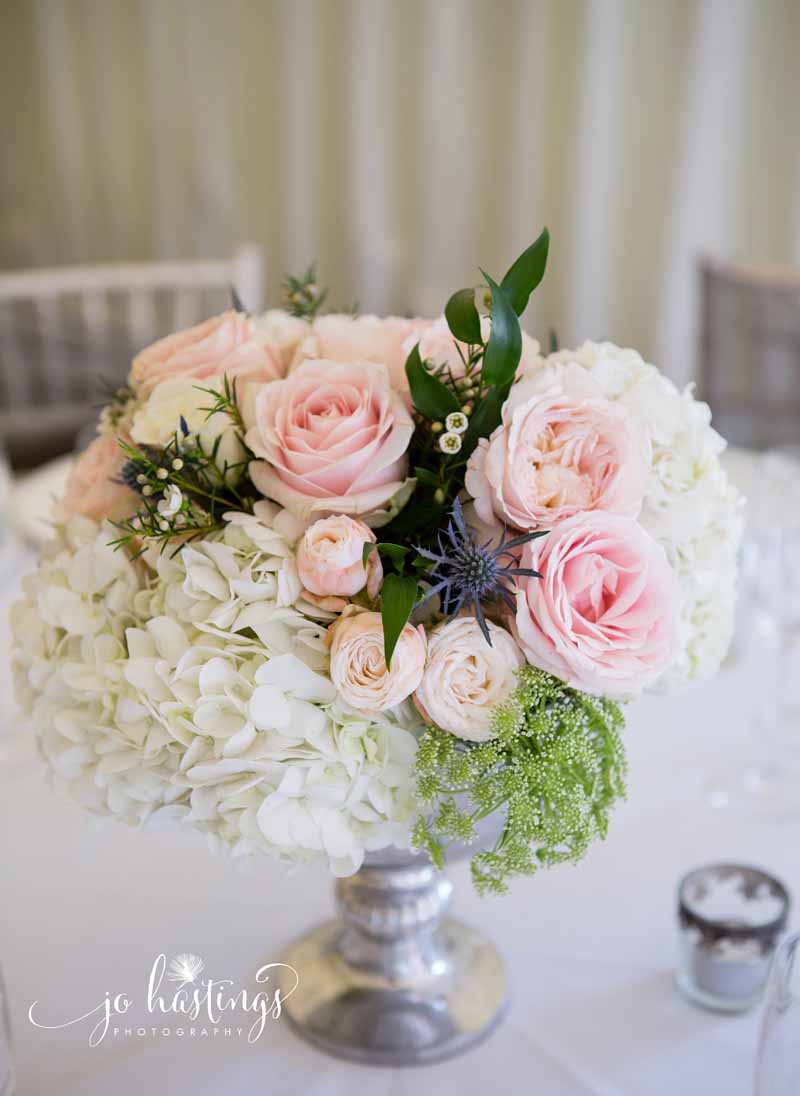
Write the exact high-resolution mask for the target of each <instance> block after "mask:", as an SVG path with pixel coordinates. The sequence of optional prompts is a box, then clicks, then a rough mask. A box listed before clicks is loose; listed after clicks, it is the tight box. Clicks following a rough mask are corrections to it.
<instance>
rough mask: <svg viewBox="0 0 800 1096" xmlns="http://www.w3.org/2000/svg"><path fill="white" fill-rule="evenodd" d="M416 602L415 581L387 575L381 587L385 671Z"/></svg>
mask: <svg viewBox="0 0 800 1096" xmlns="http://www.w3.org/2000/svg"><path fill="white" fill-rule="evenodd" d="M416 600H417V580H416V579H415V578H408V577H407V578H401V577H400V576H399V575H387V576H386V578H385V579H384V580H383V586H381V616H382V618H383V655H384V658H385V659H386V666H387V669H388V668H389V667H391V664H392V655H393V654H394V649H395V647H396V646H397V641H398V639H399V638H400V633H401V632H402V630H403V628H405V626H406V624H407V622H408V618H409V617H410V616H411V612H412V610H413V608H414V605H415V603H416Z"/></svg>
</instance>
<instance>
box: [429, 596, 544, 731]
mask: <svg viewBox="0 0 800 1096" xmlns="http://www.w3.org/2000/svg"><path fill="white" fill-rule="evenodd" d="M487 626H488V628H489V634H490V636H491V637H492V644H491V646H489V644H488V643H487V642H486V638H485V636H484V635H483V633H482V632H481V630H480V627H479V626H478V622H477V620H476V619H475V617H470V616H463V617H456V618H455V620H448V621H447V622H446V623H444V624H439V625H438V626H437V627H436V628H434V629H433V631H432V632H431V634H430V635H429V636H428V660H427V663H426V665H425V672H424V674H423V675H422V681H421V683H420V685H419V687H418V689H417V691H416V693H415V694H414V702H415V703H416V705H417V707H418V708H419V710H420V712H421V713H422V715H423V717H424V718H425V719H426V720H427V721H428V722H429V723H433V724H435V725H436V726H437V727H440V728H441V729H442V730H443V731H449V732H450V733H451V734H454V735H457V736H458V737H459V738H465V739H467V740H469V741H471V742H485V741H486V740H487V739H488V738H490V737H491V724H492V712H493V711H494V709H495V708H496V707H497V705H498V704H502V703H503V701H504V700H507V699H508V696H509V695H510V693H511V692H512V690H513V689H514V686H515V685H516V674H515V671H516V670H518V669H519V668H520V667H521V666H524V664H525V659H524V658H523V656H522V652H521V651H520V649H519V647H518V646H517V645H516V643H515V642H514V640H513V639H512V638H511V636H510V635H509V634H508V632H507V631H506V630H505V628H500V627H498V626H497V625H496V624H492V623H491V622H488V621H487Z"/></svg>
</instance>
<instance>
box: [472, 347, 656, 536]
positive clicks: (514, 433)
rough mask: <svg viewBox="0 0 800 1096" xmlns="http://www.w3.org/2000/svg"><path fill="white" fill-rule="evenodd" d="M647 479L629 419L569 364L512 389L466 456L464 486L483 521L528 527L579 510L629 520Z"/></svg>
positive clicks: (638, 436)
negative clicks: (496, 420) (498, 416)
mask: <svg viewBox="0 0 800 1096" xmlns="http://www.w3.org/2000/svg"><path fill="white" fill-rule="evenodd" d="M649 477H650V464H649V453H648V448H647V442H646V440H645V438H644V436H643V434H642V432H641V430H640V429H639V427H638V426H637V424H636V422H635V420H634V419H633V418H632V417H631V416H630V415H628V414H627V413H626V411H625V409H624V408H623V407H621V406H620V405H619V404H618V403H613V402H611V401H610V400H606V399H604V398H603V396H602V393H601V390H600V388H599V386H598V385H597V383H596V382H595V381H594V380H593V378H592V377H591V375H590V374H589V373H588V371H587V370H585V369H583V368H582V367H581V366H579V365H573V366H569V367H567V368H566V369H564V370H561V371H559V372H556V371H555V370H553V369H548V368H544V369H542V370H541V371H540V372H538V373H534V374H533V375H531V376H528V377H526V378H525V379H524V380H522V381H520V382H519V383H517V384H516V385H514V387H513V388H512V389H511V392H510V394H509V397H508V399H507V400H506V402H505V404H504V406H503V417H502V422H501V425H500V426H498V428H497V429H496V430H495V431H494V433H493V434H492V436H491V438H489V439H488V440H486V439H482V440H481V442H480V443H479V445H478V446H477V448H476V449H475V450H474V452H473V453H472V456H471V457H470V460H469V466H468V469H467V474H466V479H465V482H466V487H467V490H468V491H469V493H470V494H471V495H472V496H473V498H474V499H475V509H476V511H477V513H478V516H479V517H480V518H481V519H482V520H483V521H485V522H491V521H493V520H495V521H496V520H497V519H499V520H500V521H501V522H503V523H507V524H509V525H512V526H514V527H515V528H516V529H525V530H531V529H540V528H546V527H548V526H550V525H552V524H554V523H556V522H558V521H563V520H565V519H566V518H569V517H572V516H573V515H574V514H578V513H582V512H584V511H586V510H608V511H610V512H612V513H617V514H625V515H628V516H631V517H635V516H636V515H637V514H638V513H639V511H640V509H641V507H642V501H643V499H644V496H645V492H646V490H647V485H648V481H649Z"/></svg>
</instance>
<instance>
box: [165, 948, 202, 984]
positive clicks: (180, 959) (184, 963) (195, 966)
mask: <svg viewBox="0 0 800 1096" xmlns="http://www.w3.org/2000/svg"><path fill="white" fill-rule="evenodd" d="M204 969H205V963H204V962H203V960H202V959H201V958H200V956H199V955H192V953H191V952H186V951H185V952H183V953H182V954H181V955H176V956H175V957H174V958H173V959H170V961H169V970H168V971H167V977H168V978H169V979H170V981H172V982H179V983H180V986H181V987H183V986H188V985H189V983H190V982H191V983H194V982H196V981H197V979H198V978H199V977H200V975H201V974H202V973H203V970H204Z"/></svg>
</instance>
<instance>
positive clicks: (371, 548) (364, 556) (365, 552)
mask: <svg viewBox="0 0 800 1096" xmlns="http://www.w3.org/2000/svg"><path fill="white" fill-rule="evenodd" d="M377 550H378V545H377V544H373V543H372V541H371V540H368V541H367V543H366V544H365V545H364V547H363V548H362V550H361V566H362V567H366V566H367V560H368V559H369V557H370V553H371V552H377Z"/></svg>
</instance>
